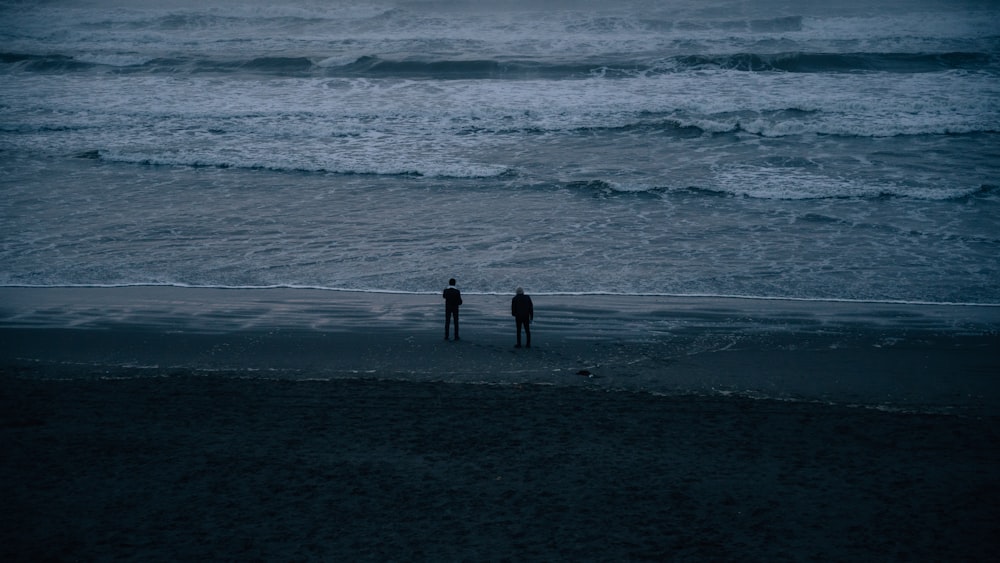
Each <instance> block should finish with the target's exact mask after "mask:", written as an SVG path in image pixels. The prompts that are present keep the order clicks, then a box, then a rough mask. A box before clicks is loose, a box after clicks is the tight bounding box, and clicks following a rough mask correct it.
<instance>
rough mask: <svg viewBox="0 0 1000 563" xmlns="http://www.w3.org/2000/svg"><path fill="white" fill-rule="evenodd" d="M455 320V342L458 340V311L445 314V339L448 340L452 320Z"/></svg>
mask: <svg viewBox="0 0 1000 563" xmlns="http://www.w3.org/2000/svg"><path fill="white" fill-rule="evenodd" d="M452 317H454V318H455V340H458V309H456V310H454V311H445V312H444V339H445V340H448V329H449V328H450V327H451V319H452Z"/></svg>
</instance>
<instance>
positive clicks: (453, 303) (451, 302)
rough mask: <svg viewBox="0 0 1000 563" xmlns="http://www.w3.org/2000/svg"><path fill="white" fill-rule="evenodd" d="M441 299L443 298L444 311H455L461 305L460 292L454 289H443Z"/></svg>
mask: <svg viewBox="0 0 1000 563" xmlns="http://www.w3.org/2000/svg"><path fill="white" fill-rule="evenodd" d="M442 297H444V310H445V311H457V310H458V306H459V305H461V304H462V292H461V291H459V290H458V289H456V288H455V287H449V288H447V289H445V290H444V294H443V295H442Z"/></svg>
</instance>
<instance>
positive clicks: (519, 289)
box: [516, 287, 524, 295]
mask: <svg viewBox="0 0 1000 563" xmlns="http://www.w3.org/2000/svg"><path fill="white" fill-rule="evenodd" d="M516 293H517V294H518V295H524V288H521V287H519V288H517V292H516Z"/></svg>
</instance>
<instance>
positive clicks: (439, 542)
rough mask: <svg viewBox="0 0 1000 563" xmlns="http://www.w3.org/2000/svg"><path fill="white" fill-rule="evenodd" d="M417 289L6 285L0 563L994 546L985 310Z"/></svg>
mask: <svg viewBox="0 0 1000 563" xmlns="http://www.w3.org/2000/svg"><path fill="white" fill-rule="evenodd" d="M435 297H436V296H416V295H397V294H364V293H342V292H323V291H312V290H210V289H189V288H156V287H146V288H105V289H82V288H64V289H27V288H0V413H2V414H0V447H2V450H3V451H4V453H5V455H4V457H3V460H2V461H0V483H2V486H3V492H2V493H3V496H4V498H5V499H7V506H8V510H7V511H5V515H4V517H3V525H2V526H0V530H2V531H0V557H2V558H3V559H5V560H11V561H20V560H39V559H44V560H56V561H63V560H79V559H84V560H104V559H126V560H142V561H170V560H194V559H199V560H219V559H227V560H228V559H246V560H291V559H308V560H347V559H350V560H368V561H375V560H379V561H382V560H398V559H406V560H428V561H430V560H435V561H438V560H487V559H488V560H605V561H607V560H615V561H621V560H664V559H669V560H678V561H702V560H706V559H711V560H757V561H765V560H767V561H771V560H808V559H819V560H887V559H912V560H940V561H987V560H989V559H990V558H991V557H992V556H993V555H994V554H995V551H996V547H997V543H996V540H995V538H996V537H997V532H1000V510H998V508H997V507H1000V481H998V479H997V476H996V470H995V468H996V467H997V464H998V462H1000V454H998V453H997V452H1000V447H998V446H1000V434H998V426H997V422H998V421H1000V399H998V396H1000V392H998V389H997V387H998V386H997V383H996V379H997V378H996V373H1000V368H998V354H997V350H998V347H997V338H998V336H997V334H998V333H997V331H996V326H997V323H996V318H995V312H994V311H993V310H991V309H990V310H983V309H978V308H972V309H970V308H948V307H926V306H902V305H886V304H878V305H875V306H864V305H852V304H823V303H820V304H803V303H795V302H788V303H760V302H757V301H752V302H741V301H732V300H724V299H681V298H674V299H666V298H623V297H617V296H596V297H588V298H586V299H583V298H568V297H566V298H559V299H555V298H552V297H550V296H547V297H542V298H539V299H536V320H537V323H536V329H535V330H533V332H534V334H533V336H534V338H533V347H532V349H530V350H523V349H522V350H516V349H514V348H513V343H514V342H513V341H514V335H513V322H508V321H507V319H506V318H504V316H503V315H502V313H503V312H505V311H504V307H505V305H506V304H507V298H506V297H505V296H493V297H488V296H475V295H473V296H470V298H467V300H466V302H467V303H468V304H469V305H468V306H467V309H465V311H463V313H466V316H465V317H463V328H462V331H463V333H462V336H463V340H462V341H461V342H447V341H444V340H443V339H442V338H441V334H440V331H441V330H442V327H441V324H442V321H443V305H442V304H441V303H440V302H438V300H437V299H435ZM956 312H957V313H960V314H954V313H956Z"/></svg>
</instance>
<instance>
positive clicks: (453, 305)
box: [442, 278, 462, 340]
mask: <svg viewBox="0 0 1000 563" xmlns="http://www.w3.org/2000/svg"><path fill="white" fill-rule="evenodd" d="M442 297H444V339H445V340H448V328H449V326H450V325H451V319H452V318H454V319H455V340H459V338H458V307H459V305H461V304H462V292H461V291H459V290H458V288H456V287H455V278H451V279H450V280H448V287H447V288H445V290H444V293H443V294H442Z"/></svg>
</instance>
